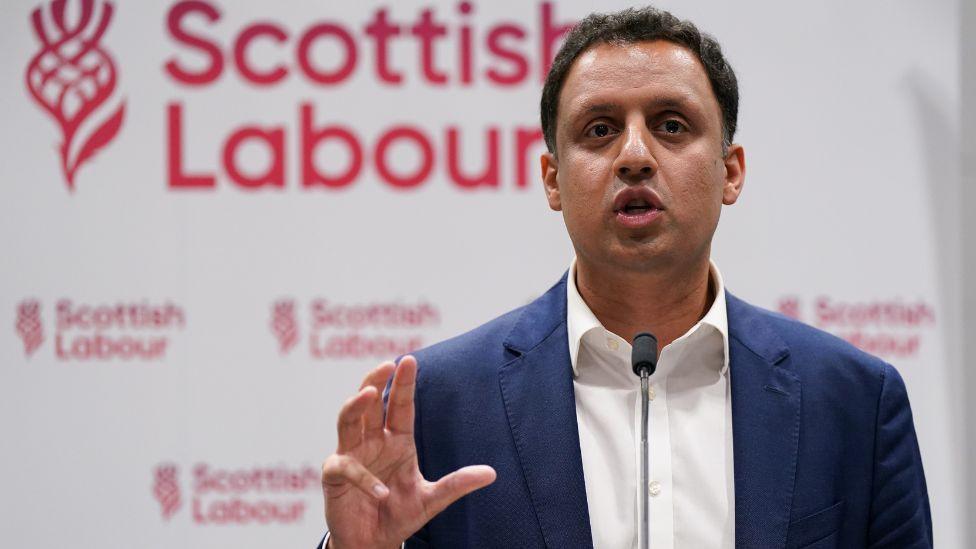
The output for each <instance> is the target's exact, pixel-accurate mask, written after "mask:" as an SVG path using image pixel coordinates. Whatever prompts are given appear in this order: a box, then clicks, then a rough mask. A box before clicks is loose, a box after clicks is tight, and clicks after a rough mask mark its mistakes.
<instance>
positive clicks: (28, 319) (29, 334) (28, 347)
mask: <svg viewBox="0 0 976 549" xmlns="http://www.w3.org/2000/svg"><path fill="white" fill-rule="evenodd" d="M17 335H19V336H20V339H21V341H23V342H24V354H25V355H27V356H30V355H31V354H33V353H34V351H36V350H37V348H38V347H40V346H41V342H42V341H44V327H43V326H42V325H41V304H40V303H38V302H37V300H36V299H25V300H24V301H22V302H21V303H20V305H19V306H18V307H17Z"/></svg>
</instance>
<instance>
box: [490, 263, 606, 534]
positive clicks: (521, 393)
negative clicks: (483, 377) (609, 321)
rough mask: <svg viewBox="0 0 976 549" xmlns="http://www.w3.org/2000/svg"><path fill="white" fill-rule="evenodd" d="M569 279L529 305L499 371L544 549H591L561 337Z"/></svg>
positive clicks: (566, 358)
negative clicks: (510, 354) (509, 356)
mask: <svg viewBox="0 0 976 549" xmlns="http://www.w3.org/2000/svg"><path fill="white" fill-rule="evenodd" d="M565 281H566V277H565V276H563V278H562V279H561V280H560V282H559V283H557V284H556V285H555V286H554V287H553V288H552V289H550V290H549V291H548V292H547V293H546V294H545V295H543V296H542V297H541V298H539V299H538V300H536V301H535V302H533V303H531V304H530V305H528V306H527V307H526V308H525V309H524V310H523V313H522V316H521V317H520V318H519V320H518V322H517V323H516V326H515V327H514V328H513V329H512V331H511V333H510V334H509V336H508V338H507V339H506V341H505V346H506V347H507V348H508V349H509V350H510V351H512V352H513V353H515V354H516V355H518V357H517V358H515V359H513V360H512V361H510V362H508V363H506V364H505V365H503V366H502V367H501V368H500V369H499V372H498V376H499V384H500V386H501V392H502V398H503V400H504V403H505V412H506V414H507V415H508V423H509V427H510V428H511V431H512V437H513V439H514V441H515V447H516V449H517V451H518V457H519V462H520V464H521V467H522V473H523V474H524V476H525V482H526V484H527V485H528V488H529V493H530V495H531V499H532V506H533V508H534V509H535V513H536V517H537V518H538V520H539V525H540V527H541V529H542V534H543V537H544V539H545V542H546V545H547V546H548V547H553V548H560V549H562V548H576V547H592V546H593V542H592V534H591V532H590V519H589V511H588V509H587V503H586V487H585V484H584V480H583V462H582V458H581V456H580V443H579V431H578V428H577V423H576V399H575V396H574V392H573V377H572V367H571V365H570V359H569V344H568V341H567V334H566V286H565Z"/></svg>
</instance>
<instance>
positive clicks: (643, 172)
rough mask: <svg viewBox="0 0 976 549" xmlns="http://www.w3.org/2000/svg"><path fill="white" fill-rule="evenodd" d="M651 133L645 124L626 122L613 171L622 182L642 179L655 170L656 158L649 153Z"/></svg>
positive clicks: (650, 175)
mask: <svg viewBox="0 0 976 549" xmlns="http://www.w3.org/2000/svg"><path fill="white" fill-rule="evenodd" d="M650 143H651V134H650V131H649V130H648V128H647V125H646V124H644V123H643V121H641V122H640V123H633V124H628V125H627V129H626V137H625V139H624V141H623V143H622V147H621V149H620V152H619V154H618V155H617V159H616V160H615V161H614V165H613V171H614V173H615V174H617V177H619V178H620V179H621V180H622V181H624V182H631V181H642V180H644V179H648V178H650V177H652V176H653V175H654V174H655V173H656V172H657V160H656V159H655V158H654V155H653V154H652V153H651V147H650Z"/></svg>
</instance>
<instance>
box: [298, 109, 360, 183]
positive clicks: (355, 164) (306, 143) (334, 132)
mask: <svg viewBox="0 0 976 549" xmlns="http://www.w3.org/2000/svg"><path fill="white" fill-rule="evenodd" d="M313 123H314V122H313V120H312V106H311V105H309V104H308V103H302V185H304V186H305V187H314V186H316V185H325V186H326V187H333V188H338V187H345V186H346V185H349V184H350V183H352V182H353V181H355V180H356V178H357V177H358V176H359V171H360V170H361V169H362V167H363V149H362V147H361V146H360V145H359V140H358V139H356V136H355V134H353V133H352V131H350V130H347V129H345V128H343V127H340V126H327V127H325V128H322V129H314V128H313V127H312V125H313ZM329 139H337V140H338V141H339V142H341V143H343V144H344V145H345V146H346V148H347V149H348V150H349V157H350V159H351V160H350V162H349V167H348V168H346V171H345V172H343V173H341V174H339V175H335V176H330V175H323V174H322V173H321V172H319V171H318V169H317V168H316V166H315V148H316V147H317V146H318V145H319V144H320V143H322V142H323V141H328V140H329Z"/></svg>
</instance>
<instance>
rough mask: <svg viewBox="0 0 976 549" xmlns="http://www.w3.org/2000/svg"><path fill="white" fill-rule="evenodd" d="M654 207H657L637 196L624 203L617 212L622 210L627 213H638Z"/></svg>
mask: <svg viewBox="0 0 976 549" xmlns="http://www.w3.org/2000/svg"><path fill="white" fill-rule="evenodd" d="M656 209H657V208H655V207H654V206H653V205H652V204H650V203H649V202H647V201H646V200H643V199H639V198H638V199H636V200H631V201H630V202H628V203H627V204H625V205H624V207H623V209H622V210H618V212H623V213H625V214H627V215H639V214H642V213H645V212H649V211H651V210H656Z"/></svg>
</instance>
